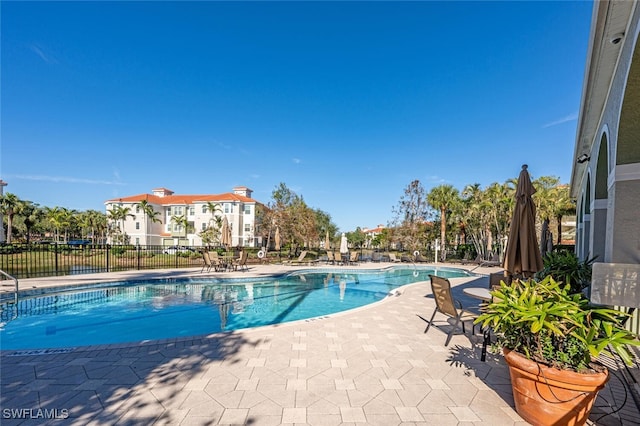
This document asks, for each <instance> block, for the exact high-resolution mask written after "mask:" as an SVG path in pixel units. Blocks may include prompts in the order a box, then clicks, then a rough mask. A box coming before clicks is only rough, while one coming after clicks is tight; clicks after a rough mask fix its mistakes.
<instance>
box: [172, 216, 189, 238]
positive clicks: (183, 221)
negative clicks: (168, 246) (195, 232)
mask: <svg viewBox="0 0 640 426" xmlns="http://www.w3.org/2000/svg"><path fill="white" fill-rule="evenodd" d="M171 221H172V222H173V223H175V224H176V225H178V226H179V227H180V228H182V229H184V237H185V238H187V234H188V233H189V231H190V230H192V229H193V226H191V223H189V219H188V218H187V216H186V215H180V216H171Z"/></svg>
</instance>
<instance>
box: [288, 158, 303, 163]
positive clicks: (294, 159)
mask: <svg viewBox="0 0 640 426" xmlns="http://www.w3.org/2000/svg"><path fill="white" fill-rule="evenodd" d="M291 161H293V162H294V163H296V164H300V163H302V160H301V159H299V158H292V159H291Z"/></svg>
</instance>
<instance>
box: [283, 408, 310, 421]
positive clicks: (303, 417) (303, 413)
mask: <svg viewBox="0 0 640 426" xmlns="http://www.w3.org/2000/svg"><path fill="white" fill-rule="evenodd" d="M282 423H283V424H291V423H307V409H306V408H291V407H289V408H286V407H285V408H284V409H283V410H282Z"/></svg>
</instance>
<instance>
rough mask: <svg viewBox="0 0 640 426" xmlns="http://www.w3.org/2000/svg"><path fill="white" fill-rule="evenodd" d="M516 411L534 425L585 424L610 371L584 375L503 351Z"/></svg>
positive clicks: (571, 425) (572, 425)
mask: <svg viewBox="0 0 640 426" xmlns="http://www.w3.org/2000/svg"><path fill="white" fill-rule="evenodd" d="M504 358H505V360H506V361H507V364H508V365H509V374H510V376H511V386H512V388H513V399H514V400H515V404H516V411H517V412H518V414H520V416H521V417H522V418H523V419H524V420H526V421H527V422H529V423H531V424H532V425H535V426H544V425H548V426H551V425H554V426H558V425H563V426H565V425H566V426H574V425H583V424H585V423H586V421H587V419H588V418H589V413H590V412H591V408H592V407H593V403H594V401H595V399H596V396H597V395H598V391H600V389H602V388H603V387H604V385H605V384H606V383H607V381H608V380H609V372H608V371H606V370H605V371H604V372H602V373H593V374H582V373H575V372H573V371H567V370H558V369H557V368H551V367H547V366H545V365H541V364H538V363H537V362H534V361H531V360H529V359H527V358H525V357H523V356H521V355H519V354H517V353H515V352H513V351H510V350H508V349H505V350H504Z"/></svg>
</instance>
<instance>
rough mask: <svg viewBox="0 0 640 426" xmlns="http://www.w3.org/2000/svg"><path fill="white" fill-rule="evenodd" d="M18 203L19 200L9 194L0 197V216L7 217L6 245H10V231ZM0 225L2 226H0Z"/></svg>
mask: <svg viewBox="0 0 640 426" xmlns="http://www.w3.org/2000/svg"><path fill="white" fill-rule="evenodd" d="M19 203H20V199H19V198H18V197H17V196H16V195H15V194H12V193H10V192H7V193H6V194H3V195H2V198H0V209H1V210H2V214H3V215H5V216H6V217H7V234H6V235H7V244H11V229H12V228H13V216H14V215H15V214H16V209H17V208H18V205H19ZM0 225H2V224H0Z"/></svg>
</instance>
